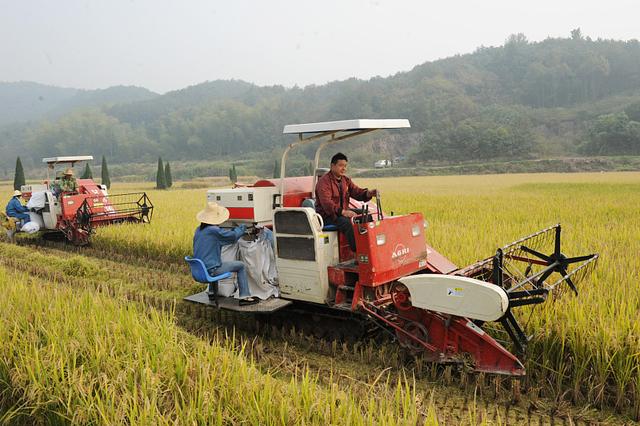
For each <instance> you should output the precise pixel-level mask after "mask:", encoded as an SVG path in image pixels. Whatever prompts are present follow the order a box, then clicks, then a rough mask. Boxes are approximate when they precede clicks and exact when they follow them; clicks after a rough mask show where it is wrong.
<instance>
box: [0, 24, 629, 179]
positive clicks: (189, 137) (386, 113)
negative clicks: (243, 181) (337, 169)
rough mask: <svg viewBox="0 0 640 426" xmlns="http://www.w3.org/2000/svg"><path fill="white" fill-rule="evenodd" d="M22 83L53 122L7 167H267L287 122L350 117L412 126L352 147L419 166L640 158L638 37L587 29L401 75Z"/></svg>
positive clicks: (3, 112)
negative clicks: (141, 84)
mask: <svg viewBox="0 0 640 426" xmlns="http://www.w3.org/2000/svg"><path fill="white" fill-rule="evenodd" d="M23 84H26V83H23ZM45 87H46V86H45ZM1 89H2V86H0V105H2V109H0V123H1V122H4V123H7V122H9V120H8V118H7V117H8V115H10V114H14V115H16V114H17V113H15V112H10V111H9V110H10V109H11V106H10V105H8V103H7V102H4V101H3V98H2V95H1V93H2V90H1ZM11 89H12V90H13V93H14V97H15V98H16V99H17V101H16V104H18V105H19V106H20V107H21V108H22V111H23V112H22V116H23V117H24V116H26V115H27V112H25V111H27V110H28V109H29V106H32V107H33V104H35V105H36V106H35V107H33V108H34V111H31V114H32V115H37V114H40V117H42V118H47V120H46V121H43V122H42V123H36V122H33V123H22V124H12V125H11V126H5V127H4V128H3V129H0V133H1V134H2V135H3V137H2V138H0V166H4V167H9V166H11V163H12V162H13V161H15V156H16V155H25V156H27V157H28V158H27V160H29V159H31V161H33V162H35V161H38V159H39V158H42V157H44V156H52V155H69V154H74V153H79V152H82V153H91V154H93V155H94V156H95V157H96V158H97V157H99V156H101V155H105V156H107V158H108V159H109V161H110V162H112V163H122V162H132V161H139V162H151V161H154V160H157V157H158V156H162V157H163V158H165V159H171V160H172V161H191V160H214V159H215V160H219V159H222V158H239V157H240V156H246V155H255V156H260V157H262V158H264V159H265V163H269V162H270V164H267V166H266V168H265V171H268V170H271V169H272V167H273V161H274V159H275V158H276V157H277V156H278V154H277V153H278V152H279V151H280V150H281V149H282V147H283V146H285V145H286V144H287V143H290V142H291V140H290V138H287V137H284V136H283V135H282V127H283V126H284V125H285V124H291V123H303V122H314V121H330V120H340V119H347V118H408V119H409V120H410V122H411V125H412V128H411V130H410V131H406V132H404V133H402V134H401V135H400V136H392V135H391V134H390V135H389V136H385V134H380V135H378V136H377V138H378V140H379V139H382V141H377V142H376V141H368V139H367V138H366V137H365V138H364V139H363V140H362V143H360V144H353V145H350V146H349V152H350V153H352V154H353V156H352V158H354V159H356V160H357V161H361V162H364V163H371V161H372V160H374V159H377V158H378V157H379V158H393V157H394V156H396V155H399V154H402V155H403V156H406V157H407V159H408V162H410V163H413V164H415V165H425V164H433V163H438V162H443V163H450V162H460V161H469V160H474V161H498V160H501V159H507V160H509V159H520V160H525V159H534V158H544V157H545V156H563V155H613V154H615V155H639V154H640V43H639V42H638V41H637V40H629V41H616V40H601V39H598V40H592V39H590V38H589V37H584V36H582V34H581V33H580V32H579V30H574V31H572V33H571V37H570V38H554V39H552V38H549V39H547V40H544V41H541V42H535V43H531V42H529V41H528V40H527V39H526V37H525V36H524V35H522V34H515V35H512V36H510V37H509V38H508V39H507V41H506V42H505V44H504V45H503V46H500V47H489V48H486V47H480V48H478V49H477V50H476V51H475V52H474V53H471V54H465V55H456V56H453V57H450V58H446V59H442V60H438V61H433V62H427V63H424V64H421V65H418V66H416V67H414V68H413V69H412V70H411V71H408V72H400V73H397V74H396V75H393V76H390V77H386V78H382V77H374V78H371V79H369V80H359V79H356V78H351V79H347V80H344V81H336V82H332V83H328V84H325V85H322V86H315V85H310V86H307V87H304V88H298V87H294V88H284V87H282V86H270V87H260V86H257V85H254V84H252V83H248V82H244V81H240V80H226V81H222V80H217V81H209V82H205V83H202V84H198V85H194V86H190V87H187V88H185V89H182V90H177V91H173V92H169V93H166V94H164V95H156V94H154V93H152V92H149V91H147V90H146V89H140V88H120V89H117V88H111V89H106V90H104V91H89V92H83V93H79V92H69V90H73V89H59V88H51V91H50V92H49V91H47V93H45V95H42V93H43V91H44V89H42V87H40V86H37V87H35V88H34V87H33V86H29V85H28V84H26V86H25V88H24V93H27V94H28V96H23V97H19V96H16V95H15V92H17V91H19V90H18V89H19V88H18V87H16V86H13V87H11ZM38 90H40V92H38ZM6 91H7V92H11V90H8V89H7V90H6ZM38 93H40V94H38ZM40 96H42V100H41V99H40ZM38 102H40V103H45V102H49V103H50V106H51V107H50V108H48V109H47V108H44V106H43V105H40V104H38ZM45 110H46V111H45ZM52 117H53V118H52ZM372 144H373V145H372ZM21 153H22V154H21ZM3 160H4V161H3ZM23 160H24V159H23ZM27 162H28V161H27ZM267 169H268V170H267Z"/></svg>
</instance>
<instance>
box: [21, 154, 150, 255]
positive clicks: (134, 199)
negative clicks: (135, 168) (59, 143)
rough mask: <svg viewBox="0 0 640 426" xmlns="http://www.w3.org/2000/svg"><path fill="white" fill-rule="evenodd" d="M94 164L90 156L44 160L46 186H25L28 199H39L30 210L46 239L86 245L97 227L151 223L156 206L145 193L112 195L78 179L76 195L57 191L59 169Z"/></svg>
mask: <svg viewBox="0 0 640 426" xmlns="http://www.w3.org/2000/svg"><path fill="white" fill-rule="evenodd" d="M91 160H93V157H92V156H90V155H86V156H73V157H53V158H44V159H43V160H42V162H43V163H46V164H47V180H46V181H45V182H44V184H41V185H23V186H22V188H21V191H22V193H23V196H24V197H25V198H28V199H30V200H33V201H36V200H35V199H36V198H37V199H38V202H36V203H31V204H36V205H37V206H36V207H32V208H31V213H30V215H31V216H32V221H33V220H36V221H38V222H39V224H40V225H41V229H42V230H44V231H45V235H49V234H62V235H63V236H64V237H65V238H66V239H67V240H68V241H70V242H72V243H73V244H75V245H86V244H88V243H89V237H90V236H91V233H92V232H94V230H95V228H96V227H99V226H106V225H111V224H116V223H125V222H133V223H149V222H150V221H151V217H152V215H153V204H152V203H151V200H149V197H148V196H147V194H146V193H145V192H138V193H128V194H116V195H109V194H108V193H107V188H106V187H104V186H103V185H98V184H97V183H95V182H94V181H93V179H77V180H76V190H75V191H57V190H56V188H57V186H56V183H57V182H59V181H60V178H61V177H60V173H61V171H60V170H58V169H60V168H62V169H64V168H67V167H73V166H74V165H75V164H76V163H78V162H83V161H91ZM56 171H57V173H56ZM52 173H53V178H51V174H52ZM34 215H35V216H34Z"/></svg>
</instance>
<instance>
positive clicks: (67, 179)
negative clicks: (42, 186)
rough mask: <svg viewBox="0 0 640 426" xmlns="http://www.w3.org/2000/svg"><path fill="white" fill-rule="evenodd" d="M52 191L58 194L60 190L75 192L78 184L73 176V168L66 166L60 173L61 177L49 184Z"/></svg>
mask: <svg viewBox="0 0 640 426" xmlns="http://www.w3.org/2000/svg"><path fill="white" fill-rule="evenodd" d="M51 189H52V190H53V193H54V194H55V195H56V196H58V194H60V193H62V192H76V191H77V190H78V184H77V182H76V178H74V177H73V169H72V168H68V169H67V170H65V171H64V173H63V174H62V179H60V180H57V179H56V181H55V182H53V184H52V185H51Z"/></svg>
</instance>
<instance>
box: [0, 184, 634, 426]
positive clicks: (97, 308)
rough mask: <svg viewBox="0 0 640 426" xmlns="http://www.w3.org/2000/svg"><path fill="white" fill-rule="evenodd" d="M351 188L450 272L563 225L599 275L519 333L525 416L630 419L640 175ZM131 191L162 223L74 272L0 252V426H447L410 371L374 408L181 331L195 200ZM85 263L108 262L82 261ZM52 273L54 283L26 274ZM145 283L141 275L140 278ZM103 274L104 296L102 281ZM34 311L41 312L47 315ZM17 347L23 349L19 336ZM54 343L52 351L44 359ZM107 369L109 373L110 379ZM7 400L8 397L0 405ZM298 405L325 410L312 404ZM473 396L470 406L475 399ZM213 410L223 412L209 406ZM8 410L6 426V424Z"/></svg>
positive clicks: (350, 391)
mask: <svg viewBox="0 0 640 426" xmlns="http://www.w3.org/2000/svg"><path fill="white" fill-rule="evenodd" d="M356 182H357V183H358V184H359V185H360V186H368V187H370V188H371V187H375V188H378V189H380V190H381V192H382V204H383V208H384V209H385V211H386V212H387V213H389V212H391V211H393V212H394V213H395V214H402V213H407V212H422V213H423V214H424V216H425V218H426V220H427V221H428V223H429V227H428V229H427V239H428V242H429V243H430V244H431V245H432V246H433V247H434V248H436V249H437V250H438V251H439V252H440V253H442V254H443V255H445V256H447V257H448V258H449V259H451V260H452V261H453V262H454V263H456V264H458V265H459V266H463V265H466V264H469V263H472V262H473V261H475V260H478V259H481V258H485V257H488V256H491V255H492V254H493V253H494V252H495V249H496V248H497V247H500V246H502V245H504V244H505V243H508V242H510V241H513V240H515V239H517V238H519V237H521V236H524V235H527V234H529V233H531V232H533V231H537V230H538V229H541V228H544V227H547V226H549V225H552V224H555V223H558V222H561V223H562V225H563V252H565V253H566V254H568V255H582V254H588V253H592V252H598V253H599V254H600V260H599V262H598V265H597V267H596V269H595V271H594V273H593V274H592V275H591V276H589V277H588V278H587V279H586V280H585V281H583V282H581V283H580V284H579V291H580V294H579V297H577V298H576V297H574V296H573V295H572V294H570V293H568V292H565V294H563V295H562V297H559V298H553V299H552V300H550V301H549V302H547V303H545V304H543V305H541V306H538V307H536V308H535V309H533V310H530V311H527V310H524V311H522V312H521V313H520V319H521V322H522V323H523V324H525V325H526V330H525V331H526V332H527V333H528V334H532V335H533V336H532V340H531V342H530V345H529V348H528V351H527V353H528V356H527V358H526V359H525V366H526V368H527V371H528V374H529V376H528V378H527V379H526V381H525V382H524V386H523V389H524V393H525V394H528V395H529V396H530V399H531V400H536V399H538V398H539V399H540V400H541V401H542V400H547V401H555V402H556V403H558V404H560V403H562V404H565V405H566V404H571V405H573V406H576V407H587V406H592V407H598V408H600V409H602V410H604V412H611V411H615V412H617V413H619V414H618V415H621V416H623V417H619V418H618V417H614V419H616V420H613V422H614V423H620V422H621V421H623V422H626V421H630V419H638V418H639V417H640V321H639V320H638V318H639V317H640V288H639V286H638V282H639V280H638V279H639V278H640V260H639V258H638V257H639V254H640V173H635V172H633V173H632V172H629V173H588V174H582V173H581V174H522V175H483V176H461V177H456V176H449V177H410V178H386V179H367V180H365V179H358V180H356ZM131 190H146V191H147V192H148V193H149V195H150V197H151V199H152V201H153V202H154V204H155V206H156V209H155V212H154V217H153V222H152V224H151V225H149V226H134V225H131V226H129V225H122V226H113V227H109V228H104V229H100V230H99V231H98V233H97V234H96V235H95V236H94V238H93V244H92V247H89V248H87V249H81V250H80V251H77V253H78V254H79V255H81V256H76V257H72V258H70V259H64V260H60V259H58V258H57V257H56V256H55V255H53V254H48V253H46V252H44V251H43V250H44V249H41V248H40V249H35V250H34V248H31V249H29V247H32V246H30V245H27V246H26V247H9V248H4V247H5V246H8V245H7V244H2V247H3V248H2V249H1V250H0V253H1V254H2V263H0V267H3V268H5V269H3V270H0V287H3V288H2V289H0V291H2V293H3V295H8V297H4V298H3V299H2V300H0V312H2V313H1V314H0V323H2V322H3V321H4V324H2V328H1V329H0V337H1V339H0V342H2V343H0V354H2V361H3V363H2V364H0V423H2V421H3V420H4V421H9V420H11V418H10V417H11V416H12V415H15V418H16V419H24V418H25V416H27V417H28V416H35V417H37V418H40V419H53V418H56V419H58V418H59V419H62V421H63V422H64V421H70V422H79V423H105V422H107V423H110V422H115V423H119V422H121V421H122V419H137V421H135V422H132V423H155V421H156V420H158V419H160V420H158V422H159V423H207V424H208V423H218V424H232V423H234V424H235V423H241V422H245V423H255V421H256V419H257V418H261V419H265V420H264V421H262V422H258V423H261V424H292V423H305V424H330V423H331V424H342V423H348V424H395V423H400V424H416V423H419V424H423V423H424V424H435V423H437V422H438V421H441V422H446V421H445V420H444V419H445V418H446V416H445V415H444V414H443V410H442V408H441V407H438V404H437V400H438V394H437V393H435V394H434V393H431V394H430V395H431V396H429V394H424V393H420V392H418V391H417V390H416V389H422V388H421V384H420V383H419V379H418V382H416V383H414V380H415V379H413V378H412V376H411V369H410V368H409V369H407V370H406V371H407V372H408V375H406V378H407V379H406V381H403V380H388V381H382V382H384V383H383V385H381V383H380V381H378V382H376V383H375V389H376V392H363V391H362V389H359V387H358V386H354V385H348V384H345V383H341V384H333V385H332V384H331V381H329V382H328V381H327V380H325V379H322V380H318V378H317V377H314V376H313V375H309V374H306V375H305V373H303V372H302V371H303V370H301V372H300V374H298V375H288V376H287V375H285V378H284V379H283V378H282V377H278V375H275V376H273V375H270V374H268V373H267V374H266V375H265V372H264V371H262V370H261V368H259V363H258V366H256V364H252V358H251V357H248V356H247V353H245V352H243V351H242V346H241V345H240V346H239V345H238V341H235V343H234V340H233V339H224V338H219V336H218V337H217V338H203V337H202V336H198V335H195V336H194V334H193V333H186V332H184V331H183V330H181V329H180V328H179V327H177V326H176V322H178V321H177V320H176V316H175V315H177V314H176V313H175V310H180V309H183V308H181V307H180V304H179V303H178V304H176V302H175V301H179V300H180V298H181V296H184V295H187V294H189V292H190V291H192V290H194V285H193V283H192V282H191V281H190V277H189V276H188V275H187V271H186V268H185V267H184V265H183V264H182V258H183V257H184V255H186V254H189V253H190V251H191V238H192V235H193V230H194V228H195V226H196V220H195V214H196V212H197V211H198V210H200V209H201V208H202V206H203V205H204V201H205V189H201V188H197V189H174V190H169V191H155V190H153V189H151V188H150V187H149V186H147V187H144V186H138V185H134V184H127V185H126V186H125V185H122V186H120V185H118V184H116V185H114V187H113V188H112V192H114V193H116V192H125V191H131ZM9 194H10V188H9V187H8V186H0V196H2V198H1V199H2V200H7V201H8V197H9ZM26 243H27V242H26V241H23V242H22V243H21V244H26ZM33 247H35V246H33ZM22 250H24V251H22ZM82 250H84V252H85V253H86V254H90V255H91V256H94V257H95V258H100V257H102V258H104V261H100V260H95V259H94V260H91V261H86V260H85V258H84V257H83V256H82V254H83V251H82ZM34 251H35V253H34ZM38 256H39V257H38ZM25 258H26V259H27V260H28V262H27V263H28V264H30V265H33V266H32V267H29V268H26V269H27V270H26V271H24V270H23V269H24V268H22V267H21V266H20V265H21V262H23V261H24V259H25ZM17 259H19V260H17ZM47 262H48V263H49V265H48V266H47V267H46V268H42V267H38V266H35V265H42V264H43V263H47ZM107 262H114V264H118V262H121V263H122V265H123V267H122V268H121V270H118V271H114V270H113V269H118V268H117V267H116V268H113V267H107V266H104V264H105V263H107ZM145 266H146V267H147V268H149V269H144V270H142V269H141V268H144V267H145ZM136 268H138V269H140V270H138V269H136ZM153 268H156V271H157V273H156V274H154V273H153ZM78 271H80V272H78ZM150 271H151V272H150ZM74 274H75V275H74ZM78 274H79V276H78ZM105 275H108V276H109V279H108V280H107V279H101V278H100V277H101V276H105ZM68 276H71V277H72V278H73V279H72V280H69V279H68ZM34 277H38V278H37V279H36V278H34ZM43 282H44V283H49V284H53V285H49V286H47V285H42V283H43ZM78 287H80V288H78ZM195 288H197V287H195ZM41 305H46V306H47V309H46V310H43V309H39V308H38V306H41ZM84 318H95V321H94V322H92V321H85V320H83V319H84ZM77 324H83V327H78V326H77ZM128 329H131V330H130V331H127V330H128ZM6 330H9V331H6ZM11 330H13V331H11ZM2 333H5V334H2ZM7 333H8V334H7ZM11 333H13V334H11ZM136 333H137V334H136ZM22 334H24V335H25V336H28V338H25V339H17V338H16V337H15V336H18V335H22ZM12 336H13V337H12ZM23 340H24V341H23ZM47 342H58V343H56V344H55V345H53V347H50V346H52V345H51V344H44V343H47ZM109 342H111V344H108V343H109ZM285 344H286V343H285ZM83 345H84V346H83ZM249 352H251V351H249ZM251 353H252V352H251ZM376 353H377V352H372V354H373V355H371V356H372V358H373V357H375V354H376ZM72 354H76V355H73V356H72ZM77 354H80V355H77ZM145 354H146V355H145ZM304 356H310V355H304ZM216 357H217V358H216ZM380 358H382V360H383V361H382V362H381V363H380V364H377V365H380V368H381V370H380V371H382V370H384V363H385V362H388V363H389V364H390V365H393V368H394V369H397V368H398V367H397V364H396V363H395V361H394V362H391V361H390V360H385V359H384V355H380ZM222 359H225V360H226V361H222ZM114 360H116V361H117V362H116V365H117V366H118V368H116V367H115V366H114V365H111V364H110V362H113V361H114ZM212 362H215V363H222V362H226V363H227V364H224V365H228V366H229V367H228V368H229V372H220V371H218V372H217V373H215V374H222V376H216V375H215V374H214V373H213V372H212V370H211V369H213V366H211V365H208V366H207V368H209V370H203V368H204V366H203V365H201V364H210V363H212ZM372 362H373V361H372ZM78 366H82V367H83V368H82V369H80V368H78ZM160 367H161V368H160ZM76 370H78V371H76ZM225 374H227V375H225ZM209 376H211V377H209ZM232 376H233V377H232ZM216 377H218V378H219V377H224V380H225V381H229V383H230V386H228V388H227V387H225V386H221V385H220V383H219V380H216V379H215V378H216ZM210 379H211V380H210ZM180 380H182V382H180ZM185 380H186V382H185ZM434 380H435V379H434ZM371 381H372V382H373V381H375V375H374V376H373V377H371ZM335 382H336V383H337V382H338V380H335ZM4 383H9V387H6V386H5V387H4V388H3V384H4ZM184 383H186V384H184ZM265 383H267V385H265ZM98 384H102V385H103V386H98ZM252 384H256V386H258V387H257V388H252V387H250V385H252ZM92 386H94V387H93V388H92ZM265 386H271V387H268V388H265V389H267V390H265V391H264V394H263V393H262V392H257V391H256V389H259V388H264V387H265ZM349 386H352V387H349ZM364 386H365V388H367V389H369V388H368V387H367V386H368V385H364ZM488 386H491V385H488ZM360 387H362V385H361V386H360ZM97 388H99V389H100V392H96V391H95V389H97ZM136 388H137V390H136ZM221 388H224V389H221ZM475 388H477V385H476V387H475ZM92 389H93V390H92ZM213 389H216V390H215V392H214V391H213ZM102 392H104V393H102ZM305 392H310V393H311V394H313V395H317V397H316V396H314V398H311V400H305V399H304V397H303V396H304V395H306V394H305ZM470 392H471V395H472V396H471V398H467V399H466V400H467V402H468V401H469V400H470V399H472V398H473V395H474V390H471V391H470ZM221 394H222V395H224V399H222V400H221V401H222V402H224V403H222V402H217V398H218V397H219V396H220V395H221ZM7 395H9V396H7ZM278 395H279V396H278ZM430 398H431V399H430ZM290 400H291V401H290ZM434 400H435V401H436V402H435V403H434ZM335 401H340V402H339V403H337V402H335ZM16 404H18V405H16ZM20 404H23V405H24V407H22V405H20ZM205 406H207V407H210V408H205ZM7 407H8V408H7ZM21 407H22V408H21ZM283 407H286V408H287V409H285V408H283ZM470 407H476V405H475V404H471V405H470ZM3 408H4V409H5V410H4V412H5V413H9V414H4V416H5V417H4V418H3V417H2V416H3V414H1V413H3ZM30 410H31V411H30ZM207 410H208V411H207ZM488 411H489V412H493V410H492V409H491V408H490V409H489V410H488ZM11 413H14V414H11ZM101 413H105V415H106V416H107V417H100V416H102V414H101ZM204 413H206V414H204ZM483 413H484V412H482V411H476V409H475V408H472V409H470V410H468V411H467V412H466V413H465V414H463V415H460V416H458V417H456V419H457V420H456V421H455V422H457V421H460V422H465V423H469V422H470V423H482V422H488V423H510V422H509V418H508V416H507V415H506V414H503V415H500V414H497V415H492V416H491V417H487V416H486V415H485V414H486V413H484V414H483ZM52 416H53V417H52ZM56 416H59V417H56ZM74 416H77V417H74ZM145 416H146V417H145ZM199 416H205V417H199ZM252 416H253V417H252ZM255 416H259V417H255ZM489 418H490V420H488V419H489ZM106 419H108V421H107V420H106ZM162 419H164V420H162ZM598 419H599V420H598V421H601V420H602V418H600V417H598ZM620 419H623V420H620ZM624 419H627V420H624ZM182 420H184V422H183V421H182ZM449 421H452V420H451V419H450V420H449Z"/></svg>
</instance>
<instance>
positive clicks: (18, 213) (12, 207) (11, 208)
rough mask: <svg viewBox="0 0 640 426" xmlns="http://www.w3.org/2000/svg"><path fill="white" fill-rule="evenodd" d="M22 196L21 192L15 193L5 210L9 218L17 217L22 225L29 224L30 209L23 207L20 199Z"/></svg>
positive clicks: (16, 191)
mask: <svg viewBox="0 0 640 426" xmlns="http://www.w3.org/2000/svg"><path fill="white" fill-rule="evenodd" d="M21 196H22V192H20V191H19V190H17V189H16V190H15V191H13V197H11V200H9V202H8V203H7V208H6V209H5V213H6V214H7V216H9V217H15V218H16V219H20V222H21V223H22V225H24V224H25V223H28V222H29V220H30V219H29V209H28V208H27V207H26V206H23V205H22V203H21V202H20V197H21Z"/></svg>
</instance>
